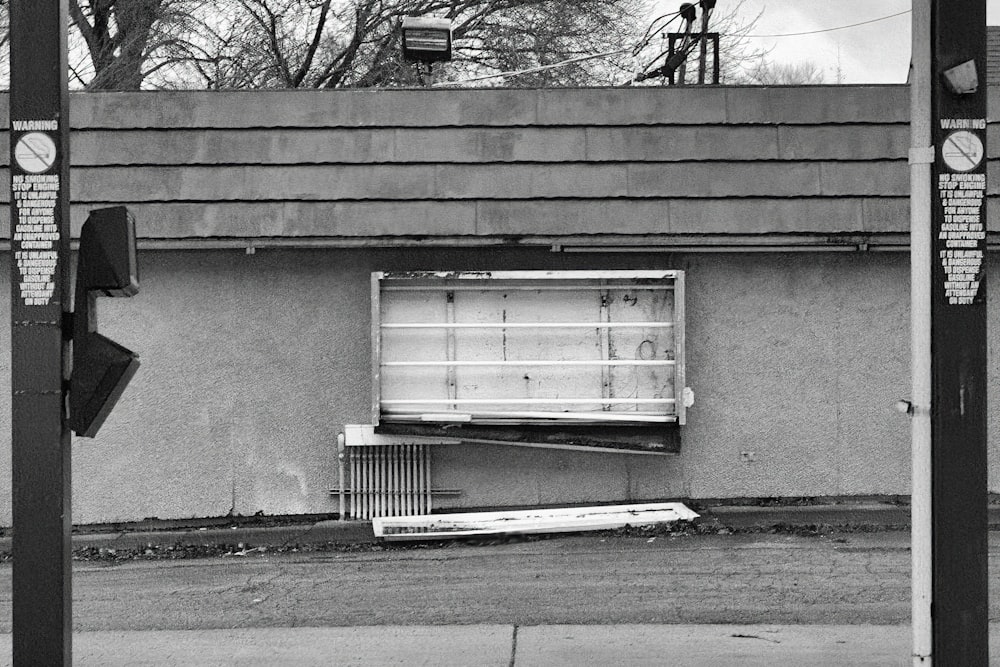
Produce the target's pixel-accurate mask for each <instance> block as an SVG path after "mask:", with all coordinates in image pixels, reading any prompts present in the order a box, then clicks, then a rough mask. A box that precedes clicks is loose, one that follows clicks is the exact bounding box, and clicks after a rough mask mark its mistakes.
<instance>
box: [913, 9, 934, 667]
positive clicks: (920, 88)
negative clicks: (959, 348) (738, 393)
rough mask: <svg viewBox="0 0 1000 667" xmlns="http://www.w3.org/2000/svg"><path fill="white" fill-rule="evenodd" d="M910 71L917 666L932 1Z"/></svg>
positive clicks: (916, 658)
mask: <svg viewBox="0 0 1000 667" xmlns="http://www.w3.org/2000/svg"><path fill="white" fill-rule="evenodd" d="M912 6H913V23H912V55H911V71H910V327H911V333H910V335H911V339H910V354H911V361H910V372H911V375H912V378H911V381H912V383H913V386H912V397H911V399H910V401H911V407H912V416H911V438H912V459H911V461H912V470H911V475H912V482H911V501H910V511H911V526H912V528H911V530H912V532H911V540H912V545H911V547H912V548H911V562H912V575H911V576H912V611H911V622H912V629H913V665H914V666H917V665H919V666H921V667H929V665H931V649H932V643H931V638H932V626H931V585H932V570H931V564H932V563H931V552H932V541H931V538H932V533H931V526H932V524H931V274H930V267H931V163H932V162H933V161H934V148H933V146H932V137H931V0H914V1H913V5H912Z"/></svg>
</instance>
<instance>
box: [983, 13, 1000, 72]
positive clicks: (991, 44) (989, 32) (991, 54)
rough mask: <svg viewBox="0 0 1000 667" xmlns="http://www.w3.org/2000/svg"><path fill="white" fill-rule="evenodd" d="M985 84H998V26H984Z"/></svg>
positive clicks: (999, 43) (999, 42) (999, 55)
mask: <svg viewBox="0 0 1000 667" xmlns="http://www.w3.org/2000/svg"><path fill="white" fill-rule="evenodd" d="M986 85H988V86H996V85H1000V26H998V25H988V26H986Z"/></svg>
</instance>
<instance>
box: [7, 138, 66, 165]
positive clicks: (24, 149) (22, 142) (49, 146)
mask: <svg viewBox="0 0 1000 667" xmlns="http://www.w3.org/2000/svg"><path fill="white" fill-rule="evenodd" d="M14 159H15V160H16V161H17V166H19V167H20V168H21V169H23V170H25V171H27V172H29V173H32V174H40V173H42V172H43V171H48V169H49V167H51V166H52V165H53V164H54V163H55V161H56V144H55V142H54V141H52V139H50V138H49V136H48V135H47V134H42V133H41V132H29V133H28V134H26V135H24V136H23V137H21V138H20V139H18V140H17V145H16V146H15V147H14Z"/></svg>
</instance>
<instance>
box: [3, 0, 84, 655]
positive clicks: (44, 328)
mask: <svg viewBox="0 0 1000 667" xmlns="http://www.w3.org/2000/svg"><path fill="white" fill-rule="evenodd" d="M67 19H68V15H67V0H33V1H32V2H13V3H10V151H11V154H10V178H11V204H10V206H11V208H10V217H11V245H10V266H11V269H10V270H11V274H10V275H11V389H12V401H11V403H12V414H11V423H12V471H13V473H12V486H13V503H12V509H13V523H14V545H13V552H14V563H13V626H12V635H13V636H12V639H13V657H14V665H66V666H68V665H70V664H71V663H72V582H71V545H70V534H71V527H72V523H71V514H70V498H71V487H70V431H69V428H68V425H67V400H66V399H67V381H68V379H69V368H68V366H69V335H68V331H69V327H68V326H67V322H68V319H69V318H68V315H69V312H70V275H69V268H70V245H69V243H70V218H69V94H68V77H67V59H66V54H67V50H66V43H67V35H66V26H67Z"/></svg>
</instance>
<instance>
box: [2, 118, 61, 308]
mask: <svg viewBox="0 0 1000 667" xmlns="http://www.w3.org/2000/svg"><path fill="white" fill-rule="evenodd" d="M43 136H44V135H43ZM46 138H48V137H46ZM11 189H12V193H11V194H12V196H13V198H14V220H13V223H14V224H13V227H14V228H13V230H12V239H11V241H12V248H11V249H12V250H13V253H14V262H15V264H16V266H17V278H16V279H17V285H18V288H19V294H20V297H21V303H22V304H24V305H25V306H47V305H48V304H49V302H50V301H51V300H52V294H53V292H54V291H55V273H56V265H57V264H58V257H59V252H58V244H59V228H58V227H57V225H56V215H55V211H56V202H57V201H58V198H59V176H58V175H57V174H50V175H45V174H38V175H34V174H12V175H11Z"/></svg>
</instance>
